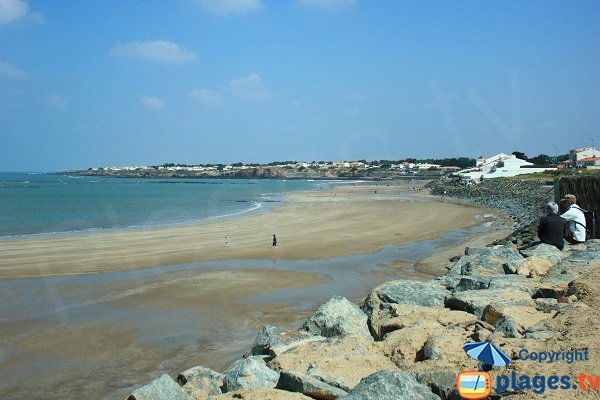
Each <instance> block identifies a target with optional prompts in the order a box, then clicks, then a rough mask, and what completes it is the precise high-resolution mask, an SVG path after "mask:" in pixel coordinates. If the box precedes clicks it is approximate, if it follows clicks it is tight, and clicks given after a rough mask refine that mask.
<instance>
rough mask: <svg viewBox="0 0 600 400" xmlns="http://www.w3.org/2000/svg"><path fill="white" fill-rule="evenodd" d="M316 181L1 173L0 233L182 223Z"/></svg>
mask: <svg viewBox="0 0 600 400" xmlns="http://www.w3.org/2000/svg"><path fill="white" fill-rule="evenodd" d="M317 185H319V183H318V182H313V181H285V180H248V179H236V180H231V179H162V178H161V179H158V178H156V179H126V178H104V177H76V176H64V175H42V174H25V173H0V237H7V236H21V235H37V234H50V233H77V232H83V231H90V230H98V229H124V228H130V227H141V226H157V225H169V224H181V223H187V222H193V221H200V220H206V219H211V218H219V217H225V216H232V215H238V214H242V213H246V212H250V211H253V210H257V209H261V208H262V209H264V208H265V207H273V206H274V205H276V204H277V203H278V202H280V201H281V199H282V196H281V193H282V192H289V191H296V190H310V189H315V188H316V187H317Z"/></svg>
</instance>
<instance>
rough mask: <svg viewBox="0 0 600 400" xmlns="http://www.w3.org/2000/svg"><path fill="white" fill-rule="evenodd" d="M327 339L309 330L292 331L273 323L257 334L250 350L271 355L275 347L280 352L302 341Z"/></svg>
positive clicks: (252, 352)
mask: <svg viewBox="0 0 600 400" xmlns="http://www.w3.org/2000/svg"><path fill="white" fill-rule="evenodd" d="M315 340H325V338H323V337H315V336H314V335H313V334H311V333H309V332H299V331H292V330H288V329H282V328H278V327H275V326H272V325H265V326H263V328H262V329H261V330H260V332H258V334H257V335H256V339H255V340H254V344H253V345H252V349H251V350H250V353H251V355H254V356H258V355H271V356H274V355H275V354H273V349H274V348H277V349H278V351H279V352H281V351H283V350H284V349H285V350H287V349H289V348H291V347H294V346H298V345H300V344H301V343H305V342H309V341H315Z"/></svg>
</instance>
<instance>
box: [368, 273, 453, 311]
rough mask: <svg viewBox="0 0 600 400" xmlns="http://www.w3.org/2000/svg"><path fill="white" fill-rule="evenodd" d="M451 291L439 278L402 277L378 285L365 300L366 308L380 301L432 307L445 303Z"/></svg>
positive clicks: (370, 307)
mask: <svg viewBox="0 0 600 400" xmlns="http://www.w3.org/2000/svg"><path fill="white" fill-rule="evenodd" d="M449 293H450V292H449V291H448V289H446V287H445V286H444V284H443V283H442V282H440V281H437V280H432V281H427V282H419V281H409V280H404V279H401V280H396V281H390V282H385V283H383V284H381V285H379V286H377V287H376V288H375V289H374V290H373V291H372V292H371V293H370V294H369V297H368V298H367V300H366V301H365V308H367V309H372V308H373V307H372V306H371V303H379V302H381V303H394V304H414V305H417V306H425V307H430V306H435V305H440V304H443V303H444V297H446V296H447V295H448V294H449Z"/></svg>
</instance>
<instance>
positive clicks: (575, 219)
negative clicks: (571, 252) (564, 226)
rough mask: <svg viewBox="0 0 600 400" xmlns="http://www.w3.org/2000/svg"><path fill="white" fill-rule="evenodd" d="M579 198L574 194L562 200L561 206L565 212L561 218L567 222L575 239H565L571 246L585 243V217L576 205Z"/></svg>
mask: <svg viewBox="0 0 600 400" xmlns="http://www.w3.org/2000/svg"><path fill="white" fill-rule="evenodd" d="M576 203H577V198H576V197H575V196H573V195H572V194H566V195H565V197H563V198H562V199H560V205H561V206H562V209H563V210H565V211H564V212H563V213H562V214H561V215H560V216H561V217H563V218H564V219H566V220H567V222H568V228H569V230H570V231H571V232H572V233H573V238H572V239H570V238H565V239H566V240H567V241H568V242H569V243H571V244H578V243H583V242H585V215H584V214H583V211H581V208H579V206H578V205H577V204H576Z"/></svg>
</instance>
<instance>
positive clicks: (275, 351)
mask: <svg viewBox="0 0 600 400" xmlns="http://www.w3.org/2000/svg"><path fill="white" fill-rule="evenodd" d="M325 342H327V338H324V337H323V336H312V337H311V338H307V339H303V340H300V341H297V342H292V343H290V344H287V345H281V346H273V347H271V348H270V349H269V355H270V356H271V357H272V358H275V357H279V356H280V355H281V354H283V353H286V352H288V351H290V350H291V349H294V348H296V347H302V346H306V345H307V344H308V343H325Z"/></svg>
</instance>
